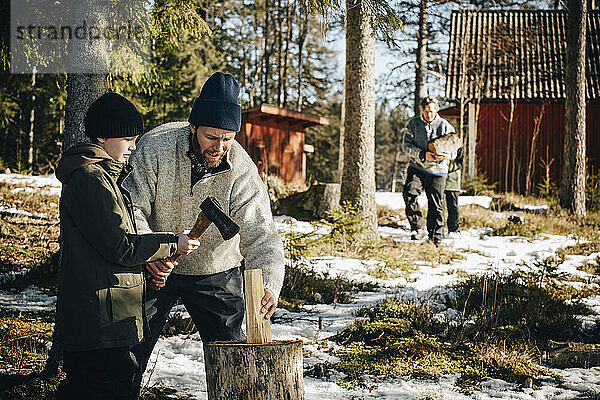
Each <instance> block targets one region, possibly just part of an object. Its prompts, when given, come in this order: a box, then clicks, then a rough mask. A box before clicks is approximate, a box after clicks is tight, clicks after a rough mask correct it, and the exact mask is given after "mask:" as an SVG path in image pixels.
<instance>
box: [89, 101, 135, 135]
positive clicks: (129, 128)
mask: <svg viewBox="0 0 600 400" xmlns="http://www.w3.org/2000/svg"><path fill="white" fill-rule="evenodd" d="M83 122H84V124H85V134H86V136H88V137H89V138H91V139H95V138H122V137H130V136H137V135H141V134H143V133H144V121H142V115H141V114H140V113H139V111H138V110H137V108H135V106H134V105H133V103H132V102H130V101H129V100H127V99H126V98H125V97H123V96H121V95H120V94H117V93H106V94H103V95H102V96H100V97H99V98H98V99H97V100H96V101H94V102H93V103H92V104H91V105H90V107H89V108H88V110H87V112H86V113H85V118H84V119H83Z"/></svg>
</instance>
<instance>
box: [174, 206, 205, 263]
mask: <svg viewBox="0 0 600 400" xmlns="http://www.w3.org/2000/svg"><path fill="white" fill-rule="evenodd" d="M210 224H211V220H210V219H208V218H207V217H206V215H204V213H203V212H202V211H200V214H198V218H196V223H195V224H194V227H193V228H192V229H191V230H190V233H188V234H187V235H188V236H189V237H190V239H198V238H199V237H200V235H202V234H203V233H204V231H205V230H206V229H208V227H209V225H210ZM179 257H181V254H176V255H174V256H173V257H171V258H169V260H170V261H177V260H178V259H179Z"/></svg>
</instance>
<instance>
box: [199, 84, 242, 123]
mask: <svg viewBox="0 0 600 400" xmlns="http://www.w3.org/2000/svg"><path fill="white" fill-rule="evenodd" d="M239 94H240V86H239V85H238V83H237V82H236V80H235V78H234V77H233V76H231V75H230V74H224V73H222V72H216V73H214V74H213V75H212V76H211V77H210V78H208V80H207V81H206V83H204V86H203V87H202V92H200V96H199V97H198V98H197V99H196V100H195V101H194V105H193V107H192V112H191V113H190V117H189V118H188V121H189V123H190V124H192V125H196V126H210V127H212V128H219V129H224V130H226V131H233V132H239V130H240V128H241V126H242V108H241V107H240V105H239V104H238V102H237V98H238V95H239Z"/></svg>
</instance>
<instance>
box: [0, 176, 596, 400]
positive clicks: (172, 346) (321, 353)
mask: <svg viewBox="0 0 600 400" xmlns="http://www.w3.org/2000/svg"><path fill="white" fill-rule="evenodd" d="M7 176H8V175H1V174H0V180H4V181H6V180H5V178H6V177H7ZM28 178H31V177H28ZM11 179H15V180H17V181H18V182H23V181H24V180H25V179H22V180H21V179H19V178H18V177H14V176H12V177H11ZM31 179H32V180H33V181H36V180H35V179H34V178H31ZM36 182H37V181H36ZM50 183H51V184H53V183H52V179H50ZM32 186H35V183H34V185H32ZM25 187H27V186H25ZM38 187H39V186H38ZM41 188H42V190H46V189H44V186H41ZM377 201H378V203H380V204H384V203H385V204H388V205H390V207H392V208H401V207H400V206H399V201H401V196H399V194H396V193H389V194H386V193H378V200H377ZM482 203H483V204H482ZM469 204H481V205H482V206H485V205H486V203H485V202H484V201H483V200H482V199H474V200H473V201H472V202H471V203H469ZM487 206H489V203H488V204H487ZM275 219H276V225H277V228H278V229H279V231H280V232H282V233H283V232H289V231H294V232H300V233H307V232H312V231H313V230H316V232H317V234H325V233H326V232H327V228H326V227H323V226H316V227H315V226H313V225H311V224H309V223H304V222H298V221H295V220H294V219H293V218H291V217H285V216H279V217H276V218H275ZM486 233H488V229H486V228H481V229H471V230H465V231H461V232H460V234H458V235H456V236H454V237H453V238H448V239H444V241H443V245H444V246H446V247H447V248H448V249H452V250H453V251H455V252H458V253H461V254H462V255H463V256H464V259H461V260H455V261H453V262H452V263H450V264H448V265H440V264H437V265H431V264H430V263H426V262H423V263H419V264H418V268H417V269H416V270H415V272H413V273H411V274H409V275H408V276H404V277H400V278H396V279H394V280H381V279H375V278H373V277H372V276H370V275H369V274H368V272H369V269H371V268H373V267H374V266H376V265H377V263H378V262H377V261H374V260H372V261H361V260H356V259H350V258H341V257H331V256H328V255H323V256H322V257H315V258H311V259H309V260H307V265H308V266H310V267H311V268H313V269H314V270H315V271H319V272H325V271H326V272H328V273H329V275H331V276H345V277H348V278H350V279H352V280H357V281H369V282H375V283H378V284H379V285H380V286H381V288H380V289H379V290H378V291H376V292H361V293H358V294H357V295H356V296H355V301H354V302H353V303H352V304H337V306H335V307H334V306H333V305H322V304H320V305H313V306H306V307H305V309H306V311H305V312H290V311H287V310H285V309H278V310H277V312H276V313H275V315H274V317H273V323H272V329H273V336H274V338H275V339H277V340H291V339H300V340H302V341H303V344H304V354H305V358H304V366H305V370H308V369H310V368H311V367H312V366H314V365H315V364H317V363H323V362H326V361H329V362H332V361H335V360H336V358H335V356H334V355H332V354H331V353H330V352H329V351H328V350H329V348H330V347H334V348H337V345H335V344H334V343H333V342H330V341H328V340H327V339H328V338H330V337H331V336H332V335H335V334H336V333H338V332H341V331H342V330H343V329H344V328H345V327H346V326H347V325H348V324H349V323H350V322H352V321H353V319H354V313H355V312H356V311H357V310H358V309H360V308H362V307H365V306H372V305H375V304H377V303H378V302H381V301H382V300H384V299H385V298H386V297H389V296H399V297H401V298H403V299H405V300H412V299H424V300H427V301H429V303H430V304H431V305H432V307H433V308H434V309H435V310H437V311H439V313H440V314H441V315H443V316H445V317H447V318H452V317H453V316H454V315H456V314H457V312H456V311H455V310H450V309H447V308H446V306H445V305H444V304H445V301H444V300H445V299H447V298H451V297H452V296H454V293H453V290H452V289H451V288H450V287H449V286H450V285H452V284H453V283H456V282H457V281H458V280H459V279H460V276H464V274H465V273H467V274H478V273H486V272H492V271H496V272H500V273H502V272H507V271H510V270H515V269H519V268H521V269H523V268H526V269H527V268H535V267H534V266H533V263H534V262H535V261H538V260H543V259H544V258H546V257H548V256H550V255H553V254H554V253H555V252H556V250H558V249H560V248H562V247H565V246H569V245H572V244H575V243H576V239H573V238H568V237H563V236H550V235H547V236H542V237H540V238H539V239H538V240H532V241H529V240H527V239H525V238H520V237H490V236H487V235H486ZM380 234H382V235H387V236H390V237H392V238H394V239H395V240H401V241H408V240H410V234H409V232H408V228H407V227H403V228H399V229H394V228H389V227H382V228H380ZM597 256H598V254H592V255H590V256H588V257H583V256H572V257H568V258H567V259H566V261H565V262H563V263H562V264H561V265H560V266H559V272H564V273H566V274H570V275H577V276H585V275H586V274H585V273H584V272H582V271H580V270H578V269H577V266H580V265H582V264H583V263H584V262H588V263H593V262H595V261H594V259H595V258H596V257H597ZM585 302H586V304H588V305H589V306H590V307H592V308H593V309H594V310H595V311H596V312H599V313H600V297H594V298H588V299H586V300H585ZM54 304H55V298H53V297H49V296H46V295H44V294H43V293H40V291H39V290H38V289H37V288H35V287H29V288H27V289H26V290H25V291H23V292H21V293H13V292H10V291H5V290H4V291H0V308H3V309H11V310H20V311H33V312H39V311H43V310H52V308H53V307H54ZM173 311H174V312H180V313H184V314H185V313H186V312H185V309H184V308H183V307H179V308H177V309H174V310H173ZM320 317H321V318H322V329H320V328H319V318H320ZM598 318H599V316H598V315H596V316H592V317H586V319H585V320H582V323H583V324H584V326H585V325H587V326H592V325H594V324H595V323H596V321H597V320H598ZM556 372H557V373H559V374H561V375H562V376H563V377H564V378H565V381H564V383H563V384H562V385H557V384H555V383H554V382H553V381H552V380H550V379H548V380H547V381H546V382H544V383H543V385H542V387H541V389H539V390H533V389H522V388H519V387H517V386H516V385H514V384H510V383H507V382H505V381H502V380H498V379H487V380H485V381H484V382H483V383H482V384H481V388H482V390H481V391H478V392H475V393H473V394H471V395H465V394H463V393H461V392H460V391H459V390H458V389H457V387H456V385H455V382H456V379H457V378H458V376H456V375H447V376H444V377H442V378H440V379H435V380H422V379H414V378H407V377H396V378H393V379H391V378H390V379H386V380H383V381H382V380H378V381H377V382H373V385H372V388H371V390H366V389H358V390H347V389H344V388H342V387H341V386H339V385H338V384H337V383H338V382H339V381H340V380H341V379H343V375H342V374H341V373H335V372H334V373H333V374H331V375H329V376H327V377H323V378H320V379H317V378H312V377H309V376H305V377H304V384H305V394H306V398H307V399H315V400H317V399H318V400H326V399H332V400H334V399H335V400H341V399H344V400H346V399H348V400H349V399H407V400H413V399H414V400H422V399H424V398H427V397H428V396H430V397H431V398H435V399H481V400H487V399H523V400H529V399H532V400H533V399H556V400H568V399H587V398H598V397H591V396H597V394H598V393H600V368H590V369H577V368H574V369H567V370H556ZM367 379H368V377H367ZM144 383H147V384H149V385H154V384H160V385H164V386H169V387H172V388H174V389H176V390H177V394H179V395H189V396H191V398H195V399H206V376H205V372H204V358H203V352H202V342H201V341H200V338H199V337H198V335H197V334H195V335H191V336H187V335H178V336H173V337H169V338H161V339H160V340H159V341H158V343H157V345H156V347H155V349H154V353H153V355H152V358H151V361H150V364H149V367H148V370H147V372H146V375H145V378H144Z"/></svg>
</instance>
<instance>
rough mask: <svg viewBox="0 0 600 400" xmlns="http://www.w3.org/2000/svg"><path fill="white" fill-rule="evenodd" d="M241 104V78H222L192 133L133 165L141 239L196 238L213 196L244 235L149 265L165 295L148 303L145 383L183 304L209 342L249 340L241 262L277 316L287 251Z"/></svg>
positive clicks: (158, 139) (213, 234) (151, 145)
mask: <svg viewBox="0 0 600 400" xmlns="http://www.w3.org/2000/svg"><path fill="white" fill-rule="evenodd" d="M238 95H239V86H238V83H237V82H236V80H235V79H234V78H233V76H231V75H229V74H223V73H220V72H217V73H215V74H214V75H213V76H211V77H210V78H209V79H208V80H207V81H206V83H205V84H204V87H203V88H202V92H201V93H200V96H199V97H198V98H197V99H196V100H195V102H194V105H193V107H192V111H191V113H190V116H189V119H188V122H189V123H186V122H174V123H168V124H164V125H161V126H159V127H157V128H155V129H153V130H152V131H150V132H148V133H147V134H145V135H144V136H143V137H142V138H141V140H140V142H139V144H138V146H137V150H136V151H135V152H134V153H133V154H132V156H131V163H132V164H133V166H134V171H136V172H134V173H133V174H132V176H131V177H130V178H129V179H128V180H126V182H125V186H126V187H127V189H129V191H130V192H131V197H132V200H133V203H134V206H135V217H136V223H137V225H138V229H139V230H140V231H141V232H144V231H165V230H169V231H171V230H173V229H175V230H177V229H179V230H183V229H190V227H191V226H193V224H194V222H195V220H196V217H197V216H198V213H199V212H200V203H202V201H203V200H204V199H206V197H207V196H213V197H215V198H216V200H217V201H218V202H219V203H220V205H221V206H222V208H223V210H224V211H225V212H226V213H227V214H228V215H229V216H230V217H231V218H232V219H233V220H234V221H235V222H236V223H237V224H238V225H239V226H240V233H239V235H236V236H235V237H234V238H233V239H231V240H229V241H223V239H222V237H221V236H220V235H219V233H218V230H217V229H216V228H215V227H214V226H212V225H211V226H210V227H209V228H208V229H207V231H205V232H204V234H203V235H202V236H201V237H200V238H199V241H200V247H199V248H198V250H197V251H196V252H195V253H193V254H190V255H189V256H184V257H182V258H180V259H179V261H178V265H173V264H172V263H170V262H160V261H159V262H155V263H150V264H147V269H148V271H150V273H151V274H152V276H153V279H152V281H151V282H150V283H149V286H150V287H151V288H152V286H153V285H154V286H155V289H159V290H148V293H147V301H146V312H147V315H148V318H149V328H150V337H149V338H148V339H147V340H146V342H145V343H143V344H141V345H139V346H137V348H136V355H138V357H139V358H140V359H142V360H143V361H142V362H141V363H140V367H141V368H140V372H139V376H138V377H137V379H138V382H140V381H141V374H142V373H143V371H144V369H145V367H146V364H147V361H148V358H149V356H150V354H151V352H152V349H153V347H154V345H155V343H156V341H157V340H158V336H159V334H160V332H161V330H162V328H163V326H164V323H165V320H166V318H167V316H168V314H169V310H170V309H171V307H172V306H173V305H174V304H175V302H176V301H177V300H178V299H181V300H182V302H183V304H184V305H185V307H186V309H187V311H188V312H189V314H190V316H191V318H192V320H193V321H194V324H195V326H196V328H197V329H198V331H199V333H200V336H201V338H202V340H203V341H212V340H240V339H242V332H241V324H242V319H243V317H244V300H243V294H242V274H241V269H240V265H241V263H242V260H243V262H244V264H245V268H261V269H262V271H263V278H264V282H265V295H264V297H263V299H262V305H263V307H262V312H263V313H264V317H265V318H267V319H268V318H270V317H271V316H272V315H273V313H274V311H275V308H276V306H277V299H278V296H279V292H280V290H281V286H282V284H283V276H284V260H285V259H284V255H283V245H282V242H281V238H280V237H279V234H278V233H277V230H276V228H275V224H274V222H273V217H272V215H271V208H270V202H269V197H268V194H267V190H266V188H265V186H264V184H263V182H262V180H261V179H260V176H259V175H258V171H257V168H256V166H255V165H254V163H253V161H252V160H251V159H250V157H249V156H248V154H247V153H246V151H245V150H244V149H243V148H242V146H241V145H240V144H239V143H237V142H236V141H235V134H236V133H237V132H238V131H239V130H240V127H241V108H240V106H239V105H238V104H237V97H238ZM171 272H172V273H171ZM167 278H168V279H167ZM161 286H164V287H161Z"/></svg>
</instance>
